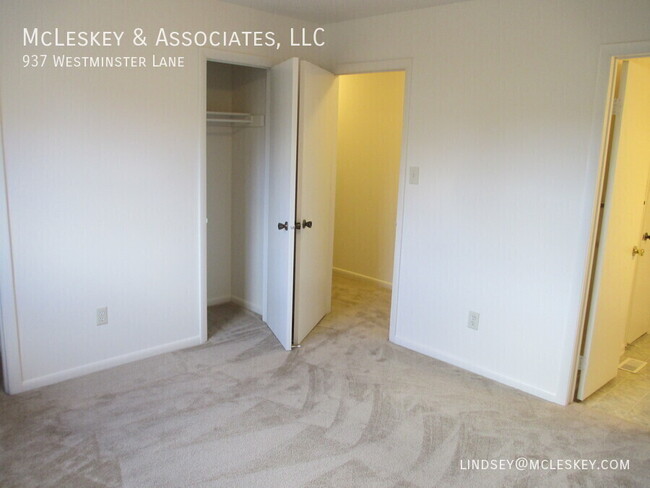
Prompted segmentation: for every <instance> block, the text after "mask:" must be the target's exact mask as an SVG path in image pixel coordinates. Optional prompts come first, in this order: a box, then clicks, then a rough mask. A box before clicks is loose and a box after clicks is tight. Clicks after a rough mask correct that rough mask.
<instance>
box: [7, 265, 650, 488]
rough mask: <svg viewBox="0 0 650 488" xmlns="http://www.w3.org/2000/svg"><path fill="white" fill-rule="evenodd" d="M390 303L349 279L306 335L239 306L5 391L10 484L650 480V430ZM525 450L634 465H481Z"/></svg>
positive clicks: (540, 456) (382, 293)
mask: <svg viewBox="0 0 650 488" xmlns="http://www.w3.org/2000/svg"><path fill="white" fill-rule="evenodd" d="M388 309H389V294H388V292H387V291H386V290H383V289H380V288H375V287H373V286H371V285H366V284H363V283H361V282H357V281H352V280H347V279H344V278H340V277H338V278H337V279H336V280H335V286H334V303H333V311H332V313H331V314H330V315H329V316H328V317H327V318H326V319H325V320H324V321H323V322H322V323H321V324H320V325H319V326H318V327H316V329H314V331H313V332H312V333H311V334H310V335H309V336H308V337H307V339H306V340H305V342H304V345H303V348H302V349H298V350H293V351H292V352H290V353H287V352H285V351H284V350H282V348H281V347H280V345H279V344H278V343H277V341H276V340H275V338H274V337H273V335H272V334H271V332H270V331H269V330H268V329H267V328H266V327H265V326H264V325H263V324H262V323H261V321H260V320H259V319H258V318H257V317H256V316H254V315H252V314H249V313H247V312H245V311H243V310H241V309H239V308H237V307H234V306H230V305H228V306H223V307H218V308H211V309H210V311H209V321H210V331H209V336H210V339H209V341H208V343H207V344H205V345H203V346H200V347H196V348H193V349H188V350H185V351H180V352H176V353H170V354H165V355H162V356H158V357H155V358H152V359H148V360H144V361H139V362H137V363H132V364H128V365H125V366H121V367H117V368H114V369H111V370H108V371H104V372H100V373H95V374H92V375H89V376H86V377H83V378H78V379H74V380H70V381H66V382H64V383H60V384H58V385H54V386H50V387H46V388H41V389H39V390H37V391H33V392H29V393H26V394H22V395H17V396H13V397H8V396H6V395H4V394H0V487H3V488H9V487H74V488H77V487H113V486H115V487H121V486H124V487H133V488H144V487H258V486H259V487H289V488H291V487H302V486H313V487H337V488H339V487H340V488H346V487H434V486H440V487H454V486H458V487H483V486H486V487H497V486H498V487H501V486H504V487H505V486H518V487H538V486H548V487H560V486H607V487H618V486H626V487H634V486H639V487H640V486H648V480H649V479H650V431H648V430H644V429H643V428H642V427H640V426H638V425H634V424H631V423H626V422H624V421H622V420H618V419H616V418H614V417H610V416H608V415H605V414H603V413H601V412H598V411H595V410H593V409H588V408H585V407H584V406H581V405H571V406H569V407H560V406H556V405H553V404H551V403H548V402H545V401H543V400H538V399H536V398H534V397H532V396H529V395H527V394H524V393H521V392H518V391H516V390H513V389H511V388H508V387H505V386H502V385H500V384H497V383H495V382H493V381H490V380H487V379H483V378H481V377H478V376H476V375H474V374H471V373H468V372H465V371H462V370H459V369H457V368H454V367H452V366H449V365H446V364H444V363H441V362H439V361H435V360H433V359H431V358H428V357H425V356H422V355H420V354H417V353H415V352H412V351H409V350H406V349H403V348H401V347H399V346H396V345H393V344H390V343H389V342H388V341H387V336H388V330H387V323H388ZM520 456H524V457H527V458H531V459H534V460H558V459H560V460H571V461H573V460H581V459H594V460H597V461H598V462H600V461H601V460H605V459H616V460H619V459H622V460H627V459H629V466H630V468H629V470H616V471H615V470H602V469H600V470H596V469H594V470H577V469H562V470H558V469H556V470H550V471H548V470H546V471H541V470H523V471H518V470H517V469H514V468H513V469H511V470H485V471H481V470H470V469H467V467H468V464H467V462H468V460H470V459H504V460H514V459H516V458H518V457H520ZM463 463H465V464H464V465H463Z"/></svg>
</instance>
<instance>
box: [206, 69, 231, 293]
mask: <svg viewBox="0 0 650 488" xmlns="http://www.w3.org/2000/svg"><path fill="white" fill-rule="evenodd" d="M206 81H207V86H206V101H207V110H208V111H211V112H231V111H232V67H231V66H230V65H227V64H223V63H211V62H210V63H207V80H206ZM205 142H206V148H205V161H206V200H207V202H206V205H207V209H206V211H207V218H208V223H207V226H206V228H207V246H206V247H207V249H206V260H207V293H208V305H217V304H220V303H227V302H229V301H230V297H231V295H232V292H231V279H230V276H231V248H232V247H231V236H232V225H231V221H232V218H231V207H232V205H231V200H232V128H231V127H228V126H214V125H210V126H208V127H207V134H206V141H205Z"/></svg>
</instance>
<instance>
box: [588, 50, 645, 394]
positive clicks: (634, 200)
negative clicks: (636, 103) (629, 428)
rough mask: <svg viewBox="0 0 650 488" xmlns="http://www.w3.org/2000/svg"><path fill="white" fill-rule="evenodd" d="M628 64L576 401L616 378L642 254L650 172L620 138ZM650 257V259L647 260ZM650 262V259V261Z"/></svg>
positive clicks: (612, 148)
mask: <svg viewBox="0 0 650 488" xmlns="http://www.w3.org/2000/svg"><path fill="white" fill-rule="evenodd" d="M627 67H628V66H627V62H623V65H622V68H621V69H622V71H621V77H620V83H619V93H618V100H619V102H618V103H617V102H615V104H614V105H615V106H617V105H618V109H617V111H616V115H615V116H614V120H613V122H612V133H611V143H610V157H609V165H610V170H609V176H608V179H609V181H608V183H607V190H606V193H607V196H606V201H605V208H604V217H603V226H602V232H601V236H603V237H602V239H601V242H600V244H599V246H598V250H597V259H596V271H595V275H594V278H595V281H594V287H593V291H592V300H591V308H590V313H589V321H588V324H587V330H586V338H585V339H586V340H585V350H584V362H583V369H582V372H581V375H580V381H579V384H578V392H577V397H578V399H579V400H584V399H585V398H587V397H588V396H589V395H591V394H592V393H593V392H595V391H596V390H597V389H599V388H600V387H602V386H603V385H604V384H605V383H607V382H608V381H610V380H611V379H613V378H614V377H615V376H616V373H617V368H618V363H619V357H620V355H621V353H622V352H623V350H624V343H625V339H624V338H625V325H626V323H627V319H628V314H629V310H630V296H631V293H632V284H633V281H634V270H635V265H636V262H637V260H639V259H643V258H640V257H639V255H638V254H634V253H633V248H634V247H635V246H638V243H639V230H640V229H641V222H642V219H643V211H644V207H643V201H644V200H645V190H646V181H647V172H646V173H645V175H643V176H641V175H640V174H639V168H638V167H637V166H635V164H632V163H631V162H630V160H629V159H628V158H627V157H626V154H625V151H624V150H623V149H624V146H625V143H624V142H625V141H624V140H622V138H624V135H625V129H626V117H625V116H626V104H627V103H628V101H629V100H628V95H630V93H629V92H628V90H627V88H628V71H627ZM648 257H650V256H648ZM646 259H648V258H646Z"/></svg>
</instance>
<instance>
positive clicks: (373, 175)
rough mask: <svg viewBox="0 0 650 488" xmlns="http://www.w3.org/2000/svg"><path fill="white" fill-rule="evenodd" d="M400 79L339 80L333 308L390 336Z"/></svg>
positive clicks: (391, 75)
mask: <svg viewBox="0 0 650 488" xmlns="http://www.w3.org/2000/svg"><path fill="white" fill-rule="evenodd" d="M405 78H406V73H405V71H383V72H371V73H360V74H345V75H339V77H338V80H339V103H338V134H337V167H336V200H335V218H334V260H333V263H334V264H333V268H334V269H333V281H332V310H333V312H334V314H333V315H334V316H338V315H343V316H345V317H350V318H352V320H354V321H355V322H356V323H355V324H351V325H353V326H359V327H362V328H364V327H368V326H370V327H371V328H372V329H373V335H374V334H377V335H378V336H381V337H383V338H388V335H389V321H390V308H391V298H392V296H391V295H392V283H393V268H394V262H395V237H396V225H397V219H398V215H397V211H398V193H399V181H400V166H401V159H402V136H403V117H404V92H405ZM370 324H372V325H370Z"/></svg>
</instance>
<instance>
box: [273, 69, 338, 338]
mask: <svg viewBox="0 0 650 488" xmlns="http://www.w3.org/2000/svg"><path fill="white" fill-rule="evenodd" d="M337 105H338V84H337V80H336V77H335V76H334V75H332V74H331V73H329V72H327V71H325V70H323V69H321V68H319V67H318V66H315V65H313V64H311V63H308V62H306V61H300V60H298V59H296V58H292V59H289V60H287V61H285V62H284V63H281V64H279V65H277V66H275V67H273V68H271V114H270V120H269V123H270V125H271V127H270V129H271V131H270V133H271V136H270V137H271V138H270V160H269V222H268V224H269V229H268V270H267V283H266V285H267V314H266V317H265V319H266V322H267V324H268V326H269V328H270V329H271V330H272V331H273V333H274V334H275V335H276V337H277V338H278V340H279V341H280V343H281V344H282V346H284V348H285V349H290V348H291V345H292V344H299V343H300V342H302V340H303V339H304V338H305V337H306V336H307V334H309V332H310V331H311V330H312V329H313V328H314V327H315V326H316V324H317V323H318V322H319V321H320V320H321V319H322V318H323V317H324V316H325V314H327V313H328V312H329V311H330V304H331V287H332V254H333V235H334V230H333V229H334V227H333V224H334V183H335V173H334V172H335V168H336V121H337Z"/></svg>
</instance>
